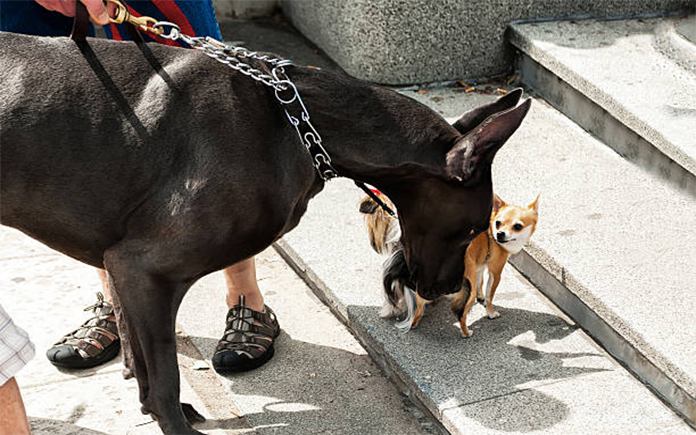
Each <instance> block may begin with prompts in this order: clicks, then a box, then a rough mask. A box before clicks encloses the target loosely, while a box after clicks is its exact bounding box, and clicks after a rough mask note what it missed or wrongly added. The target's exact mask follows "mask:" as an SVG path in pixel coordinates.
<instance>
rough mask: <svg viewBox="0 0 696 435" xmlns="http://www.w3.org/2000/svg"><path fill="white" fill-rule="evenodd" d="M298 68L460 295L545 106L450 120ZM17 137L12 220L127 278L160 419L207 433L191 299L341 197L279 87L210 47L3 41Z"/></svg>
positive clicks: (123, 314)
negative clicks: (507, 172)
mask: <svg viewBox="0 0 696 435" xmlns="http://www.w3.org/2000/svg"><path fill="white" fill-rule="evenodd" d="M287 73H288V76H289V77H290V78H291V80H292V81H293V82H294V83H295V85H296V86H297V88H298V90H299V92H300V94H301V95H302V97H303V98H304V101H305V103H306V105H307V108H308V110H309V112H310V113H311V116H312V121H313V124H314V125H315V126H316V127H317V130H319V131H320V133H321V135H322V136H323V139H324V146H325V148H326V150H327V151H328V153H329V155H330V156H331V158H332V159H333V165H334V166H335V168H336V169H337V170H338V172H339V173H340V174H341V175H342V176H345V177H350V178H353V179H357V180H362V181H364V182H367V183H370V184H372V185H374V186H376V187H377V188H379V189H380V190H381V191H382V192H384V193H385V194H386V195H387V196H388V197H389V198H391V199H392V200H393V202H394V203H395V204H396V207H397V208H398V210H399V222H400V224H401V228H402V234H403V236H402V243H403V246H404V249H405V256H406V262H407V265H408V269H409V273H410V275H411V281H412V282H414V283H415V285H416V290H417V292H418V293H419V294H420V295H421V296H423V297H424V298H426V299H433V298H435V297H436V296H438V295H441V294H445V293H451V292H455V291H457V290H458V289H459V288H460V286H461V285H462V276H463V267H464V266H463V265H464V262H463V257H464V252H465V250H466V248H467V246H468V244H469V243H470V242H471V240H472V239H473V238H474V237H476V235H477V234H479V233H480V232H481V231H484V230H485V229H486V227H487V226H488V218H489V216H490V212H491V206H492V186H491V163H492V161H493V157H494V155H495V153H496V152H497V151H498V149H500V147H501V146H502V145H503V144H504V143H505V141H506V140H507V139H508V138H509V137H510V135H512V134H513V132H514V131H515V130H516V129H517V128H518V127H519V125H520V123H521V122H522V120H523V118H524V117H525V115H526V114H527V111H528V110H529V106H530V100H526V101H525V102H523V103H522V104H519V105H518V102H519V99H520V94H521V92H519V91H515V92H512V93H511V94H509V95H508V96H506V97H504V98H502V99H500V100H498V101H497V102H495V103H492V104H489V105H487V106H483V107H480V108H478V109H475V110H473V111H471V112H469V113H467V114H466V115H464V117H463V118H462V119H460V120H459V121H458V122H457V123H456V124H455V125H450V124H448V123H447V122H446V121H445V120H444V119H443V118H442V117H441V116H439V115H438V114H436V113H435V112H433V111H432V110H430V109H429V108H427V107H426V106H424V105H422V104H420V103H417V102H416V101H414V100H412V99H410V98H407V97H405V96H403V95H400V94H398V93H396V92H393V91H391V90H388V89H385V88H382V87H379V86H376V85H373V84H370V83H366V82H363V81H360V80H356V79H353V78H350V77H347V76H345V75H342V74H340V73H333V72H328V71H323V70H318V69H312V68H305V67H289V68H287ZM0 141H1V143H0V150H1V153H0V164H1V167H0V176H1V178H0V188H1V190H0V217H1V222H2V224H4V225H9V226H11V227H14V228H17V229H19V230H21V231H23V232H24V233H26V234H27V235H29V236H31V237H33V238H35V239H38V240H40V241H41V242H43V243H45V244H46V245H48V246H50V247H51V248H53V249H56V250H57V251H60V252H62V253H64V254H66V255H69V256H71V257H73V258H76V259H78V260H80V261H82V262H84V263H86V264H89V265H92V266H95V267H100V268H105V269H106V270H107V271H108V272H109V275H110V277H111V284H112V288H113V290H114V294H115V296H114V299H115V305H116V307H117V316H118V318H119V326H120V328H121V334H122V336H123V339H124V341H123V342H124V348H125V350H126V356H127V357H128V358H127V360H126V363H127V365H128V366H129V367H130V368H131V369H132V371H133V373H134V375H135V376H136V378H137V381H138V385H139V388H140V401H141V402H142V407H143V408H142V409H143V412H147V413H151V414H152V415H153V416H154V417H155V418H156V419H157V421H158V422H159V425H160V427H161V428H162V431H163V432H164V433H167V434H174V433H176V434H179V433H187V434H188V433H199V432H197V431H195V430H194V429H193V428H192V426H191V424H190V423H189V421H188V419H187V417H186V416H187V415H190V413H191V411H192V409H190V408H189V407H188V406H184V407H182V405H181V404H180V401H179V371H178V367H177V357H176V345H175V334H174V324H175V319H176V314H177V310H178V307H179V304H180V302H181V300H182V298H183V297H184V294H185V293H186V291H187V290H188V289H189V287H191V285H192V284H193V283H194V282H196V280H197V279H199V278H201V277H203V276H205V275H207V274H209V273H211V272H213V271H216V270H219V269H222V268H224V267H226V266H229V265H231V264H233V263H236V262H238V261H240V260H243V259H246V258H248V257H250V256H253V255H254V254H257V253H259V252H261V251H262V250H263V249H264V248H266V247H268V246H269V245H270V244H271V243H273V242H274V241H276V240H278V239H279V238H280V237H281V236H282V235H283V234H285V233H286V232H288V231H290V230H291V229H292V228H293V227H295V226H296V225H297V223H298V222H299V220H300V218H301V217H302V214H303V213H304V212H305V210H306V208H307V203H308V201H309V200H310V199H311V198H312V197H313V196H314V195H316V194H317V193H318V192H319V191H321V189H322V188H323V186H324V182H323V180H322V179H321V178H320V177H319V176H318V174H317V172H316V171H315V169H314V167H313V165H312V161H311V159H310V157H309V154H308V152H307V150H306V149H305V148H304V146H303V145H302V144H301V142H300V141H299V140H298V137H297V134H296V131H295V129H294V128H293V127H292V126H291V125H290V124H289V123H288V122H287V119H286V117H285V114H284V112H283V110H282V108H281V107H280V105H279V104H278V103H277V102H276V100H275V98H274V97H273V90H272V89H270V88H268V87H266V86H264V85H262V84H259V83H257V82H255V81H252V80H250V79H249V78H248V77H245V76H243V75H241V74H239V73H236V72H234V71H232V70H230V69H229V68H227V67H225V66H224V65H222V64H219V63H217V62H215V61H214V60H211V59H210V58H208V57H207V56H205V55H204V54H203V53H201V52H198V51H195V50H189V49H181V48H173V47H168V46H162V45H157V44H154V45H149V44H142V43H141V44H136V43H133V42H114V41H107V40H102V39H88V40H87V41H83V42H81V43H76V42H75V41H72V40H70V39H68V38H41V37H33V36H24V35H17V34H11V33H2V34H0ZM327 224H330V223H328V222H327Z"/></svg>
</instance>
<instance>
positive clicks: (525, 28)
mask: <svg viewBox="0 0 696 435" xmlns="http://www.w3.org/2000/svg"><path fill="white" fill-rule="evenodd" d="M693 28H696V16H692V17H691V18H671V19H666V18H663V19H645V20H625V21H597V20H585V21H563V22H548V23H530V24H514V25H513V26H512V32H511V33H510V34H511V42H512V43H513V44H514V45H515V46H516V47H518V48H519V49H520V50H521V51H522V52H523V53H524V55H525V57H528V58H529V59H525V60H523V61H522V63H521V69H522V75H523V80H527V79H529V80H528V83H530V85H531V86H533V87H534V88H535V89H537V90H538V91H539V92H540V93H541V94H542V95H543V96H544V97H545V98H548V99H549V101H550V102H552V104H554V105H556V106H557V107H559V108H560V109H561V110H562V111H563V112H565V113H566V114H568V115H569V116H570V117H571V118H572V119H573V120H574V121H576V122H578V123H579V124H580V125H582V126H583V127H585V128H587V129H588V130H590V131H592V132H593V133H595V134H597V135H598V136H599V137H600V138H602V140H604V142H606V143H607V144H608V145H610V146H613V147H614V148H615V149H617V151H618V152H619V153H621V154H622V155H625V156H627V157H628V158H630V159H634V160H638V161H639V163H641V164H642V165H644V166H646V167H656V169H658V172H661V173H663V174H665V175H666V176H667V177H668V178H670V172H673V170H672V169H671V168H670V167H669V166H668V165H665V164H664V163H659V160H660V159H659V157H660V156H659V155H658V156H656V155H655V154H663V155H665V156H666V157H667V158H668V159H670V160H671V161H673V162H675V163H676V165H678V166H679V167H680V168H682V170H683V171H685V172H686V173H687V174H688V176H689V180H680V183H679V184H682V185H687V184H688V185H689V186H690V190H691V192H692V194H696V137H694V134H693V131H694V130H695V129H696V43H694V42H691V41H689V39H687V38H688V35H691V34H692V33H693V32H696V31H694V30H692V29H693ZM532 63H534V64H535V66H532ZM537 69H543V70H544V71H549V72H550V73H551V74H553V76H555V77H557V78H558V79H560V80H561V81H562V82H564V83H566V84H567V85H569V87H570V88H571V89H572V90H574V91H577V92H578V93H579V94H581V95H582V96H584V98H586V99H587V100H589V101H590V102H591V103H592V104H593V106H594V107H591V106H588V107H582V106H581V103H580V102H578V101H577V98H573V97H572V95H571V93H572V92H569V91H568V90H563V91H561V90H560V89H559V84H558V83H557V82H556V80H554V78H552V77H546V76H544V77H541V75H542V74H544V72H543V71H541V72H539V71H535V70H537ZM537 76H539V77H537ZM612 118H615V119H616V120H618V121H619V123H620V124H619V125H616V126H613V125H612V126H611V127H608V126H607V123H608V122H609V121H611V119H612ZM621 127H623V129H626V131H625V132H622V131H621V130H622V128H621ZM636 135H637V136H638V137H637V138H636V137H635V136H636ZM624 136H627V138H623V137H624ZM619 141H625V142H626V143H625V144H623V145H617V142H619ZM651 149H654V151H653V152H652V153H650V152H649V151H650V150H651ZM675 176H677V174H674V175H673V176H671V178H675ZM680 178H681V176H680Z"/></svg>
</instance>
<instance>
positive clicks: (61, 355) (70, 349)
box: [46, 293, 121, 369]
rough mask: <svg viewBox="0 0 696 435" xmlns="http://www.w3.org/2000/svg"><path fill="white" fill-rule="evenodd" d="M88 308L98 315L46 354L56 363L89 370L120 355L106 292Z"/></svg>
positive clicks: (98, 294) (111, 309)
mask: <svg viewBox="0 0 696 435" xmlns="http://www.w3.org/2000/svg"><path fill="white" fill-rule="evenodd" d="M85 311H92V312H93V313H94V317H92V318H90V319H89V320H87V321H86V322H85V323H83V324H82V326H80V327H79V328H77V329H76V330H74V331H72V332H71V333H69V334H66V335H65V336H63V338H61V339H60V340H59V341H58V342H57V343H56V344H54V345H53V347H51V348H50V349H48V351H46V357H47V358H48V360H49V361H50V362H51V364H53V365H54V366H57V367H62V368H69V369H86V368H90V367H96V366H98V365H100V364H104V363H105V362H107V361H110V360H112V359H114V358H115V357H116V355H118V352H119V350H120V349H121V340H120V339H119V336H118V328H117V326H116V319H115V318H114V309H113V306H111V304H110V303H108V302H106V301H105V300H104V295H102V294H101V293H97V302H96V303H95V304H94V305H90V306H89V307H87V308H85Z"/></svg>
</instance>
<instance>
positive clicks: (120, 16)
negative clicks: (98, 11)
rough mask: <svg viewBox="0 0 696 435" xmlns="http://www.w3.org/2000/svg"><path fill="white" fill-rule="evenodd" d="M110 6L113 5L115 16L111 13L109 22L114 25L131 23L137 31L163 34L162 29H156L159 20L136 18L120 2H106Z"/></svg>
mask: <svg viewBox="0 0 696 435" xmlns="http://www.w3.org/2000/svg"><path fill="white" fill-rule="evenodd" d="M106 2H107V6H108V4H111V5H113V7H114V10H113V16H112V14H111V13H109V22H111V23H114V24H123V23H130V24H132V25H134V26H135V27H136V29H138V30H140V31H144V32H150V33H154V34H155V35H160V34H162V29H160V28H157V27H155V24H156V23H157V20H156V19H154V18H152V17H146V16H142V17H136V16H134V15H133V14H131V13H130V12H128V8H127V7H126V5H124V4H123V3H121V2H120V1H119V0H106Z"/></svg>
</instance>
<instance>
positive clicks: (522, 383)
mask: <svg viewBox="0 0 696 435" xmlns="http://www.w3.org/2000/svg"><path fill="white" fill-rule="evenodd" d="M689 23H690V22H689V21H686V20H683V21H682V20H679V19H673V18H672V19H663V20H650V19H645V20H635V21H630V22H625V21H606V22H600V21H577V22H545V23H527V24H522V23H516V24H514V25H512V26H511V27H512V28H511V31H510V32H509V33H508V37H509V38H510V41H511V42H512V43H513V44H514V46H515V47H516V49H517V65H518V66H519V71H520V73H521V81H522V83H523V84H525V85H527V86H528V91H529V92H530V93H531V95H533V98H534V99H535V101H534V104H533V106H532V110H531V112H530V114H529V116H528V118H527V119H526V120H525V123H524V124H523V126H522V127H521V128H520V130H519V131H518V132H517V133H516V134H515V135H514V136H513V138H512V139H511V140H510V141H509V142H508V144H506V145H505V147H504V148H503V149H502V150H501V151H500V153H499V155H498V157H497V158H496V162H495V165H494V181H495V189H496V191H497V192H498V193H499V194H500V195H501V196H502V197H503V198H505V199H506V200H509V201H510V202H513V203H522V204H524V203H526V202H528V201H529V200H530V199H532V198H533V197H534V196H535V195H536V193H541V221H540V226H539V228H538V230H537V233H536V234H535V236H534V238H533V243H532V244H531V245H530V247H529V248H528V249H526V250H525V251H523V252H522V253H520V254H519V255H517V256H515V257H513V258H512V259H511V263H512V265H513V266H514V268H515V269H517V271H516V270H515V269H513V268H508V269H507V270H506V271H505V274H504V277H503V282H502V283H501V286H500V290H499V292H498V294H497V296H496V297H497V300H498V302H499V304H500V306H501V310H500V311H501V313H502V314H503V315H502V316H501V318H499V319H496V320H494V321H489V320H487V319H485V318H483V316H482V314H483V313H482V310H480V307H478V306H477V307H475V310H474V313H473V316H472V319H471V321H473V322H474V323H473V326H472V328H473V330H474V331H475V334H474V336H473V338H471V339H469V340H464V339H462V338H460V337H459V334H458V332H457V329H456V325H454V324H453V323H454V319H453V317H452V316H451V314H450V313H449V310H448V308H447V307H446V305H447V304H446V303H443V304H440V305H437V306H435V307H433V308H432V309H429V311H428V313H427V315H426V318H425V319H424V321H423V323H422V324H421V325H420V327H419V328H418V329H416V330H414V331H411V332H410V333H408V334H402V333H400V332H398V331H397V329H396V328H395V327H394V325H393V322H391V321H387V320H382V319H380V318H379V317H378V311H379V306H380V305H381V302H382V298H381V295H380V287H381V283H380V273H381V262H382V259H381V258H380V257H379V256H377V255H376V254H374V253H373V252H372V251H371V249H370V247H369V244H368V242H367V236H366V233H365V231H364V229H363V224H362V218H361V216H360V214H359V213H358V211H357V202H358V200H359V198H360V197H361V193H360V192H359V191H358V190H357V189H355V188H354V186H353V185H352V183H350V182H348V181H344V180H338V181H333V182H331V183H329V184H328V186H327V187H326V189H325V190H324V191H323V192H322V193H321V194H320V195H319V196H318V197H317V198H316V199H314V200H313V201H312V202H311V203H310V206H309V209H308V212H307V214H306V215H305V216H304V218H303V220H302V222H301V224H300V225H299V226H298V227H297V228H296V229H295V230H294V231H293V232H291V233H290V234H288V235H287V236H286V237H285V238H284V239H283V240H282V241H280V242H279V243H277V244H276V246H275V247H276V249H277V250H278V251H279V252H280V253H281V255H282V256H283V257H284V258H285V260H286V261H287V262H288V263H289V264H290V265H291V266H292V267H293V268H294V269H295V270H296V272H297V273H298V274H299V275H300V276H301V277H302V278H303V279H304V280H305V281H306V282H307V283H308V284H309V285H310V287H311V288H312V289H313V291H314V293H315V294H316V295H317V296H318V297H319V298H320V299H321V300H322V301H324V303H325V304H327V305H328V306H329V307H330V308H331V309H332V311H333V312H334V314H336V315H337V317H339V319H341V320H342V321H343V322H344V323H345V324H346V325H347V326H348V327H349V329H350V330H351V332H352V333H353V334H354V335H355V336H356V337H357V338H358V339H359V341H360V342H361V343H362V344H363V346H364V347H365V348H366V349H367V350H368V352H369V353H370V355H371V356H372V358H373V359H374V360H375V362H377V363H378V364H379V365H380V367H381V368H382V370H383V371H384V372H385V373H387V374H388V375H389V376H390V378H391V379H392V380H393V381H394V382H395V383H396V384H397V386H399V387H400V388H401V389H402V391H403V392H405V393H406V394H407V395H409V396H410V398H411V400H413V401H414V402H415V403H417V404H419V405H420V406H422V407H423V409H424V410H426V411H428V412H429V413H430V414H431V415H432V416H433V417H434V418H435V419H436V420H438V421H439V422H440V423H441V424H442V427H443V428H445V429H446V430H447V431H449V432H451V433H455V434H460V433H472V432H474V431H476V432H480V433H510V432H527V431H539V432H542V433H626V434H634V433H638V432H640V433H658V432H659V433H675V434H676V433H693V432H692V430H691V429H690V428H689V426H688V425H691V426H694V425H696V423H695V422H696V413H695V412H694V409H695V408H694V398H695V397H696V388H694V387H695V385H696V383H695V382H694V380H695V379H696V347H695V346H694V345H693V343H695V342H696V324H695V323H694V321H693V318H692V317H693V316H692V313H694V312H696V295H695V294H694V287H695V286H696V254H694V253H693V252H692V251H693V249H692V248H691V246H692V245H693V244H694V242H696V231H693V228H696V201H695V196H696V194H695V192H696V190H695V189H694V186H695V185H696V183H694V163H693V162H694V149H696V147H695V146H694V142H693V139H692V137H696V136H694V135H693V131H695V130H696V120H694V118H693V114H694V113H696V110H694V109H696V107H694V103H695V102H696V99H694V98H692V97H693V92H694V89H696V87H694V86H693V83H694V80H695V79H694V72H693V69H692V64H691V63H690V62H691V61H692V60H693V58H690V57H689V56H684V55H683V54H684V53H686V54H688V53H690V51H689V50H690V49H691V46H690V45H686V43H687V41H688V38H687V36H688V35H690V33H689V30H690V29H691V26H690V25H689ZM228 28H229V29H230V31H229V32H230V33H231V32H232V30H233V29H234V31H235V32H237V33H235V34H230V35H229V36H228V35H227V34H226V39H230V40H246V41H260V42H261V43H262V46H261V47H255V48H261V49H265V50H270V51H275V52H277V53H279V54H281V55H287V56H290V57H293V58H294V59H295V60H296V61H298V62H299V63H308V64H313V65H318V64H319V65H321V66H323V67H325V68H336V66H335V65H334V64H333V63H332V62H331V61H327V60H326V59H325V58H324V59H320V58H317V54H316V51H315V50H313V49H309V50H307V49H302V47H303V46H307V43H306V41H304V42H302V40H301V39H297V36H291V34H290V33H289V32H287V29H283V30H282V32H281V33H282V34H281V36H280V37H279V38H277V39H278V41H273V38H267V37H264V38H256V37H253V36H252V37H247V36H245V35H244V34H243V33H244V32H243V31H241V29H242V28H241V27H240V26H238V25H236V24H234V25H232V24H230V25H229V27H228ZM573 29H576V31H577V32H578V34H575V35H574V34H573V33H572V30H573ZM685 29H686V30H685ZM223 31H224V29H223ZM272 31H273V30H271V26H269V27H265V28H263V32H262V33H263V34H264V35H266V36H267V32H272ZM240 32H241V34H240ZM685 34H686V35H685ZM589 36H593V37H594V39H592V42H588V40H587V39H582V38H587V37H589ZM553 41H556V42H557V43H556V44H554V42H553ZM559 41H563V43H560V42H559ZM577 41H579V42H577ZM669 47H672V48H669ZM675 47H676V48H675ZM668 48H669V49H668ZM298 50H299V51H298ZM302 50H304V51H305V52H306V54H307V55H308V56H309V57H308V58H307V59H306V60H304V57H305V54H304V52H302ZM573 50H574V51H573ZM650 52H653V53H654V54H655V56H660V57H655V58H654V59H653V58H650V57H648V56H647V55H646V53H650ZM295 53H298V54H295ZM679 53H681V54H679ZM680 56H681V57H680ZM679 59H681V60H679ZM591 62H597V63H595V64H591ZM641 62H642V63H641ZM658 62H659V63H658ZM605 64H606V67H605V66H604V65H605ZM641 65H650V66H652V67H654V68H650V69H651V70H654V71H655V72H657V73H658V74H657V75H656V76H654V77H650V76H643V75H641V74H643V73H644V72H645V71H643V70H644V68H642V67H641ZM590 72H594V73H597V74H598V75H597V76H594V77H593V76H591V75H589V74H587V73H590ZM660 72H661V74H660ZM622 77H623V78H622ZM634 88H635V91H633V89H634ZM402 92H403V93H405V94H406V95H408V96H410V97H412V98H415V99H418V100H420V101H421V102H423V103H425V104H427V105H429V106H430V107H432V108H433V109H434V110H436V111H438V112H439V113H441V114H442V115H443V116H445V117H448V118H449V117H451V118H452V119H454V118H456V117H457V116H459V115H460V114H461V113H462V112H464V111H466V110H468V109H470V108H472V107H475V106H477V105H480V104H483V103H485V102H488V101H490V100H491V99H493V98H494V96H492V95H484V94H481V93H477V92H472V93H467V92H463V89H462V88H457V87H442V88H437V87H436V88H432V87H429V88H428V89H427V90H420V91H417V90H403V91H402ZM622 95H623V96H629V97H630V98H629V99H626V100H623V99H622ZM310 110H311V108H310ZM690 126H693V127H694V128H691V127H690ZM597 344H599V346H597ZM600 346H601V347H600ZM602 348H603V349H602ZM605 350H606V352H608V354H607V353H606V352H605ZM609 355H611V356H609ZM612 357H613V358H612ZM627 369H628V370H627ZM644 384H645V385H647V387H648V388H646V387H645V385H644Z"/></svg>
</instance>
